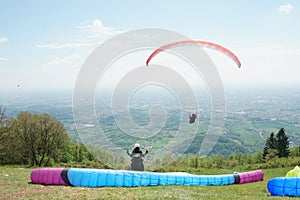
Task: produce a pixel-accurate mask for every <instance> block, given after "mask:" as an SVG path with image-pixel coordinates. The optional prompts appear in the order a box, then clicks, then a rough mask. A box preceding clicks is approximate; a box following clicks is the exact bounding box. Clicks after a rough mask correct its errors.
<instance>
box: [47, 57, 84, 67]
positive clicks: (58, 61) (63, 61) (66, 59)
mask: <svg viewBox="0 0 300 200" xmlns="http://www.w3.org/2000/svg"><path fill="white" fill-rule="evenodd" d="M79 58H80V55H79V54H71V55H68V56H66V57H63V58H56V59H55V60H53V61H50V62H48V63H46V64H44V66H50V65H61V64H69V63H71V62H72V61H74V60H77V59H79Z"/></svg>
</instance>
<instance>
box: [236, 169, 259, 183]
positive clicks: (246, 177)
mask: <svg viewBox="0 0 300 200" xmlns="http://www.w3.org/2000/svg"><path fill="white" fill-rule="evenodd" d="M239 176H240V184H241V183H250V182H255V181H260V180H262V179H263V178H264V172H263V171H262V170H256V171H251V172H244V173H239Z"/></svg>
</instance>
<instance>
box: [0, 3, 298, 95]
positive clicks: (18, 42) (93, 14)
mask: <svg viewBox="0 0 300 200" xmlns="http://www.w3.org/2000/svg"><path fill="white" fill-rule="evenodd" d="M0 4H1V6H0V75H1V78H0V91H5V92H13V91H16V90H18V89H23V90H40V89H42V90H45V91H47V90H57V89H73V87H74V84H75V81H76V78H77V76H78V73H79V71H80V68H81V67H82V65H83V63H84V61H85V60H86V59H87V57H88V55H89V54H90V53H91V52H92V51H93V50H94V49H95V48H96V47H97V46H98V45H100V44H101V43H103V42H105V41H106V40H108V39H109V38H111V37H113V36H115V35H117V34H119V33H122V32H126V31H131V30H135V29H141V28H161V29H168V30H173V31H176V32H178V33H181V34H184V35H186V36H188V37H189V38H191V39H195V40H205V41H210V42H216V43H218V44H221V45H223V46H225V47H227V48H228V49H230V50H232V51H233V52H234V53H235V54H236V55H237V56H238V57H239V59H240V61H241V63H242V67H241V68H240V69H237V68H236V66H234V64H233V63H232V61H231V60H230V59H228V58H227V57H225V56H224V55H221V54H220V53H218V52H215V51H213V50H209V49H208V50H206V51H207V53H208V55H209V56H210V57H211V59H212V60H213V62H214V63H215V66H216V67H217V69H218V71H219V74H220V76H221V78H222V81H223V83H224V85H225V86H227V85H235V86H258V87H265V86H276V87H277V86H285V87H286V86H287V87H290V86H293V87H299V86H300V79H299V74H300V66H299V64H300V37H299V35H300V34H299V33H300V1H297V0H290V1H285V0H272V1H260V0H251V1H250V0H243V1H241V0H211V1H207V0H186V1H179V0H164V1H159V0H153V1H141V0H130V1H129V0H128V1H121V0H120V1H117V0H110V1H106V0H99V1H96V0H95V1H91V0H87V1H79V0H77V1H76V0H72V1H71V0H70V1H69V0H65V1H59V0H51V1H37V0H35V1H34V0H24V1H18V0H10V1H1V2H0ZM148 53H149V52H148ZM112 76H113V75H112Z"/></svg>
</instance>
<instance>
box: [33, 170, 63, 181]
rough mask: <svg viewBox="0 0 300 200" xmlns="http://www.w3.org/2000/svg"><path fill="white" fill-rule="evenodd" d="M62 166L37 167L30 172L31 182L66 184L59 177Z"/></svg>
mask: <svg viewBox="0 0 300 200" xmlns="http://www.w3.org/2000/svg"><path fill="white" fill-rule="evenodd" d="M62 170H63V168H39V169H35V170H33V171H32V172H31V175H30V179H31V181H32V182H33V183H38V184H45V185H67V184H66V183H65V182H64V181H63V179H62V178H61V175H60V174H61V171H62Z"/></svg>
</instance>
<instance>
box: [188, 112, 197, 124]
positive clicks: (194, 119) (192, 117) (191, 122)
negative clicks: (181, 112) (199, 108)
mask: <svg viewBox="0 0 300 200" xmlns="http://www.w3.org/2000/svg"><path fill="white" fill-rule="evenodd" d="M189 119H190V124H193V123H195V121H196V119H197V115H196V114H189Z"/></svg>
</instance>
